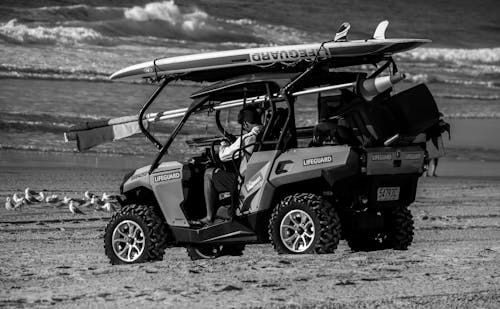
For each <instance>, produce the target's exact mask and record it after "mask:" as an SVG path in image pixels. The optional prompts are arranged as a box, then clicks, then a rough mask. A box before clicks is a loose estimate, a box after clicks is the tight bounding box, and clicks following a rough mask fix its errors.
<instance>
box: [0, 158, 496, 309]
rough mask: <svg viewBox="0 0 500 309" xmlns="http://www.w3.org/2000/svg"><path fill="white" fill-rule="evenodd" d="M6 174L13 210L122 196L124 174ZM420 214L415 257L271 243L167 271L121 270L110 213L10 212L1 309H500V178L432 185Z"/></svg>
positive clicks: (175, 253) (1, 254) (4, 190)
mask: <svg viewBox="0 0 500 309" xmlns="http://www.w3.org/2000/svg"><path fill="white" fill-rule="evenodd" d="M0 173H1V178H2V179H1V180H2V181H1V185H0V196H1V197H2V200H3V198H4V197H5V196H7V195H9V194H12V192H15V191H21V190H22V189H24V188H25V187H26V186H31V187H32V188H34V189H40V188H44V189H46V190H48V191H49V192H56V193H58V194H63V195H75V196H76V195H82V194H83V192H84V191H85V190H87V189H90V190H94V191H97V192H102V191H107V192H110V191H114V192H115V193H116V189H117V187H118V184H119V182H120V180H121V178H122V176H123V173H124V171H123V170H119V169H108V170H105V169H92V168H86V169H80V168H71V167H50V168H36V167H30V168H22V167H14V166H13V167H8V166H3V167H2V169H1V171H0ZM411 210H412V213H413V215H414V217H415V222H416V231H415V241H414V244H413V245H412V246H411V247H410V249H409V250H408V251H394V250H384V251H378V252H362V253H353V252H351V251H350V249H349V248H348V247H347V244H346V243H345V242H344V241H341V243H340V246H339V248H338V250H337V252H336V253H335V254H331V255H278V254H276V253H275V252H274V251H273V249H272V247H271V246H270V245H269V244H263V245H249V246H247V248H246V249H245V253H244V255H243V256H241V257H221V258H218V259H215V260H202V261H194V262H193V261H190V260H189V258H188V256H187V254H186V252H185V249H183V248H169V249H167V252H166V254H165V258H164V260H163V261H161V262H156V263H149V264H140V265H131V266H112V265H110V264H109V263H108V260H107V258H106V256H105V255H104V250H103V240H102V236H103V231H104V226H105V224H106V219H105V218H106V217H107V216H109V214H106V213H101V212H99V213H97V212H90V213H89V214H88V215H86V216H82V217H81V218H82V220H79V221H77V222H73V221H64V219H67V218H72V216H71V215H70V214H69V213H68V212H67V211H66V210H65V209H54V208H51V207H49V206H47V205H37V206H32V207H26V208H25V209H24V210H23V211H22V212H7V211H6V210H5V209H3V208H2V209H1V210H0V218H1V220H0V221H2V223H0V244H1V249H0V259H1V264H0V265H1V266H0V307H4V306H5V307H37V308H39V307H49V306H50V307H56V308H76V307H110V308H115V307H142V308H155V307H170V308H219V307H221V308H231V307H235V308H240V307H243V308H311V307H321V308H366V307H390V308H400V307H427V308H450V307H474V308H477V307H480V308H500V177H497V178H495V177H490V178H486V177H483V178H473V177H438V178H422V179H421V180H420V185H419V191H418V196H417V202H416V203H415V204H414V205H412V206H411ZM102 217H104V219H101V218H102ZM55 219H56V220H55ZM60 219H62V220H61V221H58V220H60ZM13 221H17V223H15V222H13ZM22 221H25V223H22ZM5 222H9V223H5ZM29 222H31V223H29Z"/></svg>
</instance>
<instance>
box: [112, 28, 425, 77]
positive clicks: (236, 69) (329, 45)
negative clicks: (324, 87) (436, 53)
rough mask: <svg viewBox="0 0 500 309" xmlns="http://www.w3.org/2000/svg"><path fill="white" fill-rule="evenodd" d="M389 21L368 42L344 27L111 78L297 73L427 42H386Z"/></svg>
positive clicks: (146, 66)
mask: <svg viewBox="0 0 500 309" xmlns="http://www.w3.org/2000/svg"><path fill="white" fill-rule="evenodd" d="M387 26H388V22H387V21H382V22H381V23H380V24H379V25H378V26H377V28H376V30H375V32H374V35H373V38H370V39H366V40H353V41H349V40H347V32H348V30H349V29H350V25H349V24H348V23H343V24H342V25H341V27H340V28H339V31H338V32H337V34H336V35H335V39H334V40H332V41H328V42H323V43H311V44H300V45H286V46H270V47H259V48H248V49H236V50H227V51H217V52H209V53H200V54H194V55H185V56H177V57H167V58H158V59H155V60H152V61H147V62H143V63H139V64H136V65H132V66H129V67H126V68H124V69H121V70H119V71H117V72H115V73H113V74H112V75H111V76H110V79H121V78H151V79H158V78H159V77H165V76H177V77H178V78H179V79H184V80H192V81H216V80H221V79H226V78H230V77H233V76H237V75H243V74H250V73H257V72H300V71H303V70H304V69H305V68H307V66H308V65H309V64H310V63H311V62H312V61H314V60H315V59H319V60H328V62H329V66H330V67H342V66H349V65H356V64H361V63H367V62H378V61H380V60H382V59H383V58H385V57H390V56H392V55H393V54H396V53H400V52H403V51H406V50H410V49H413V48H416V47H418V46H420V45H422V44H425V43H429V42H431V41H430V40H426V39H387V38H385V30H386V29H387Z"/></svg>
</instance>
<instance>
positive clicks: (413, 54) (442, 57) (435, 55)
mask: <svg viewBox="0 0 500 309" xmlns="http://www.w3.org/2000/svg"><path fill="white" fill-rule="evenodd" d="M398 57H400V58H403V59H405V60H411V61H423V62H426V61H432V62H452V63H471V62H474V63H485V64H495V63H500V47H494V48H477V49H463V48H427V47H423V48H417V49H414V50H410V51H406V52H404V53H401V54H399V55H398Z"/></svg>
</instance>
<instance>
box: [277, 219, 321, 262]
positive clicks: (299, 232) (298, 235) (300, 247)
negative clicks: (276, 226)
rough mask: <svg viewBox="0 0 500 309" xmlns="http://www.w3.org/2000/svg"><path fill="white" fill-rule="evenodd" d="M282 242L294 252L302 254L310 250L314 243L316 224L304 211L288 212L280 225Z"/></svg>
mask: <svg viewBox="0 0 500 309" xmlns="http://www.w3.org/2000/svg"><path fill="white" fill-rule="evenodd" d="M280 237H281V241H282V242H283V244H284V245H285V247H286V248H287V249H289V250H290V251H292V252H296V253H301V252H304V251H306V250H307V249H309V247H310V246H311V245H312V243H313V242H314V237H315V231H314V222H313V220H312V218H311V216H310V215H309V214H308V213H306V212H305V211H303V210H300V209H295V210H292V211H290V212H288V213H287V214H286V215H285V216H284V217H283V219H282V220H281V224H280Z"/></svg>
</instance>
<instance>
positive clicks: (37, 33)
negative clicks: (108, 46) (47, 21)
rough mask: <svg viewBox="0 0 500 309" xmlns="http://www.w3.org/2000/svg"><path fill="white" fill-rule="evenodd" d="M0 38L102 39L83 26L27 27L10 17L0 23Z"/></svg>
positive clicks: (24, 40) (29, 40)
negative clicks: (5, 21) (8, 19)
mask: <svg viewBox="0 0 500 309" xmlns="http://www.w3.org/2000/svg"><path fill="white" fill-rule="evenodd" d="M0 38H3V39H4V40H5V41H8V42H12V43H61V44H65V43H66V44H67V43H79V42H88V41H97V40H103V36H102V35H101V34H100V33H99V32H97V31H95V30H92V29H88V28H84V27H63V26H56V27H44V26H35V27H28V26H26V25H24V24H20V23H18V22H17V19H12V20H10V21H8V22H7V23H4V24H0Z"/></svg>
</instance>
